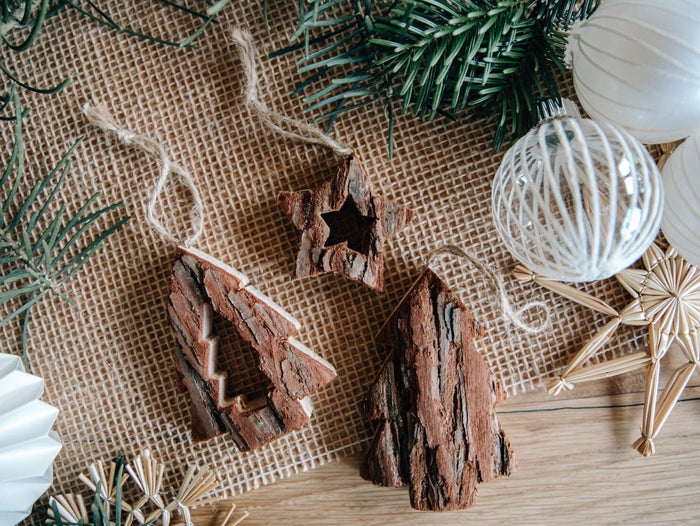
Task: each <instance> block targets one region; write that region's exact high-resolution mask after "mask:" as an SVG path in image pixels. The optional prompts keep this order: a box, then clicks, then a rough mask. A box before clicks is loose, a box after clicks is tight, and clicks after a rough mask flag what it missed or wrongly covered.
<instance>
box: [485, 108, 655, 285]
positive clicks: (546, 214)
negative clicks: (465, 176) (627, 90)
mask: <svg viewBox="0 0 700 526" xmlns="http://www.w3.org/2000/svg"><path fill="white" fill-rule="evenodd" d="M550 104H551V103H550ZM563 104H564V107H563V108H559V107H556V106H554V105H553V104H552V105H550V106H549V107H548V108H547V107H545V108H544V117H545V118H544V119H543V120H542V121H541V122H540V124H539V125H538V126H537V127H536V128H534V129H532V130H531V131H530V132H528V133H527V134H526V135H525V136H524V137H522V138H521V139H520V140H518V141H517V142H516V143H515V144H514V145H513V146H512V147H511V148H510V149H509V150H508V151H507V152H506V154H505V156H504V157H503V162H502V163H501V166H500V167H499V169H498V171H497V173H496V177H495V178H494V181H493V189H492V190H493V193H492V212H493V220H494V223H495V225H496V229H497V230H498V234H499V236H500V238H501V240H502V241H503V243H504V244H505V245H506V247H507V248H508V250H509V251H510V252H511V253H512V254H513V256H515V258H516V259H518V260H519V261H521V262H522V263H524V264H525V265H527V266H528V267H529V268H530V269H531V270H533V271H535V272H537V273H539V274H542V275H544V276H546V277H548V278H551V279H555V280H560V281H573V282H582V281H594V280H598V279H603V278H607V277H610V276H612V275H613V274H617V273H618V272H620V271H621V270H623V269H625V268H627V267H628V266H630V265H631V264H632V263H634V262H635V261H636V260H637V259H638V258H639V257H641V255H642V254H643V253H644V251H645V250H646V249H647V247H648V246H649V245H650V244H651V242H652V241H653V240H654V238H655V237H656V235H657V233H658V231H659V226H660V224H661V215H662V214H661V212H662V207H663V188H662V185H661V175H660V174H659V170H658V169H657V167H656V164H655V163H654V160H653V159H652V158H651V156H650V155H649V153H648V152H647V150H646V148H644V146H643V145H642V144H641V143H640V142H639V141H638V140H636V139H635V138H634V137H632V136H631V135H630V134H629V133H627V132H625V131H624V130H621V129H618V128H616V127H615V126H613V125H611V124H606V123H597V122H595V121H592V120H590V119H582V118H581V117H580V115H579V114H578V110H577V108H576V106H575V105H574V104H573V103H572V102H571V101H568V100H564V101H563Z"/></svg>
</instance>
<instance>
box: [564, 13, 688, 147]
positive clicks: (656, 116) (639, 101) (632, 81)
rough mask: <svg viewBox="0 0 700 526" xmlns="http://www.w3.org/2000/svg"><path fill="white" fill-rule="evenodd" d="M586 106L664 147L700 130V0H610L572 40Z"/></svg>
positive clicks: (579, 88) (580, 96) (597, 116)
mask: <svg viewBox="0 0 700 526" xmlns="http://www.w3.org/2000/svg"><path fill="white" fill-rule="evenodd" d="M568 51H569V53H570V55H569V60H570V61H571V67H572V69H573V77H574V88H575V89H576V95H577V96H578V99H579V101H580V102H581V106H582V107H583V109H584V110H586V112H587V113H588V115H590V116H591V118H592V119H595V120H597V121H600V122H602V121H608V122H612V123H613V124H615V125H617V126H621V127H624V128H625V129H626V130H627V131H629V132H630V133H631V134H632V135H634V136H635V137H636V138H637V139H639V140H640V141H642V142H643V143H648V144H659V143H666V142H672V141H676V140H679V139H683V138H684V137H687V136H689V135H690V134H691V133H693V132H694V131H695V130H696V129H698V128H700V0H632V1H630V0H606V1H605V2H603V3H602V4H601V6H600V7H599V8H598V9H597V10H596V11H595V12H594V13H593V14H592V15H591V17H590V18H589V19H588V20H586V21H584V22H582V23H581V24H580V25H579V26H577V27H575V28H574V30H573V31H572V33H571V37H570V38H569V48H568Z"/></svg>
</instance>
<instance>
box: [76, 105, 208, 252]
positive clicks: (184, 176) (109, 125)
mask: <svg viewBox="0 0 700 526" xmlns="http://www.w3.org/2000/svg"><path fill="white" fill-rule="evenodd" d="M83 113H84V114H85V116H86V117H87V119H88V121H89V122H90V123H91V124H93V125H94V126H97V127H98V128H101V129H102V130H105V131H108V132H112V133H114V134H115V135H116V136H117V139H119V141H120V142H121V143H122V144H124V145H126V146H134V147H136V148H138V149H139V150H141V151H142V152H144V153H146V154H147V155H149V156H151V157H155V158H156V159H157V160H158V163H159V164H160V176H159V177H158V180H157V181H156V184H155V187H154V188H153V194H152V195H151V199H150V200H149V202H148V208H147V218H148V222H149V223H150V224H151V226H152V227H153V228H154V229H155V230H156V231H157V232H159V233H160V234H161V235H163V236H164V237H165V238H166V239H168V240H170V241H172V242H173V243H176V244H178V243H180V242H181V240H180V239H178V238H177V236H175V235H174V234H173V233H172V232H170V231H169V230H168V229H167V228H166V227H165V226H164V225H163V223H161V221H160V220H159V219H158V218H157V217H156V212H155V211H156V207H157V205H158V202H159V200H160V198H161V194H162V193H163V191H164V190H165V186H166V184H167V183H168V179H169V178H170V174H171V173H174V174H176V175H178V176H179V177H180V180H181V181H182V183H183V184H184V185H185V186H186V187H187V188H188V189H189V190H190V192H191V193H192V199H193V200H194V206H193V207H192V214H191V217H192V221H193V223H194V233H193V234H192V235H191V236H190V237H188V238H186V239H185V240H184V241H183V243H184V245H185V246H189V245H190V244H191V243H192V242H194V241H195V240H196V239H197V238H199V236H200V235H201V234H202V231H203V229H204V213H203V211H204V205H203V203H202V197H201V195H200V194H199V190H197V186H196V185H195V182H194V179H193V178H192V176H191V175H190V174H189V172H188V171H187V170H185V169H184V168H183V167H182V166H180V165H179V164H177V163H175V162H173V161H171V160H170V157H169V155H168V152H167V151H166V150H165V148H164V147H163V146H162V145H161V144H160V143H158V142H157V141H154V140H153V139H151V138H150V137H147V136H145V135H138V134H136V133H134V132H132V131H131V130H128V129H126V128H123V127H122V126H121V125H120V124H119V123H118V122H117V121H116V119H115V118H114V117H113V116H112V115H111V114H110V112H109V110H108V109H107V108H106V107H105V106H104V105H103V104H96V105H94V106H93V105H90V104H85V105H84V106H83Z"/></svg>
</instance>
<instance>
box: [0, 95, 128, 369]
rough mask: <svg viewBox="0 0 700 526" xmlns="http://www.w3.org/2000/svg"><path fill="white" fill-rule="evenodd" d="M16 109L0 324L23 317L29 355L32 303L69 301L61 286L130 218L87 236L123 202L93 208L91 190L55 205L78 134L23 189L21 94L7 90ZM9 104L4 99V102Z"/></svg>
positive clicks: (0, 179) (2, 213)
mask: <svg viewBox="0 0 700 526" xmlns="http://www.w3.org/2000/svg"><path fill="white" fill-rule="evenodd" d="M8 99H9V101H11V102H10V103H11V105H12V109H13V110H14V115H13V121H14V138H15V140H14V145H13V148H12V151H11V153H10V157H9V159H8V161H7V164H6V166H5V168H4V169H3V170H2V174H1V175H0V196H2V197H1V198H0V202H1V204H0V305H2V306H3V307H5V311H6V312H9V313H8V314H6V315H5V317H4V318H2V319H0V326H2V325H5V324H6V323H8V322H10V321H11V320H13V319H15V318H17V317H18V316H23V327H22V355H23V359H24V365H25V368H26V369H27V370H29V369H30V367H29V363H28V356H27V328H28V324H29V321H30V313H31V309H32V307H34V306H35V305H36V304H37V303H38V302H40V301H41V300H42V299H44V298H45V297H46V296H48V295H50V294H57V295H58V296H60V297H61V298H63V299H64V300H66V301H68V302H69V303H71V304H72V303H73V301H72V300H71V299H70V298H69V297H68V296H66V295H65V293H64V292H63V288H64V286H65V285H66V283H67V282H68V281H69V280H70V279H71V278H72V277H73V276H75V275H76V274H77V273H78V272H79V271H80V269H81V268H82V267H83V266H84V265H85V264H86V263H87V262H88V260H89V259H90V257H91V256H92V255H93V254H94V253H95V252H96V251H97V249H98V248H99V247H100V245H101V244H102V242H103V241H104V240H105V239H106V238H107V237H108V236H110V235H111V234H112V233H114V232H115V231H116V230H118V229H119V228H121V227H122V226H123V225H124V224H125V223H126V222H127V221H128V220H129V217H124V218H121V219H119V220H118V221H116V222H114V223H112V224H111V225H110V226H108V227H107V228H105V229H103V230H101V231H99V232H97V233H96V234H94V235H92V236H91V237H88V235H89V234H90V232H92V231H94V228H93V227H94V226H96V225H97V222H98V221H99V220H100V219H101V218H102V217H103V216H104V215H105V214H107V213H109V212H111V211H112V210H114V209H116V208H119V207H120V206H122V203H121V202H120V203H116V204H113V205H108V206H105V207H103V208H98V209H95V207H94V206H93V205H94V204H95V203H96V202H97V200H98V198H99V197H100V193H99V192H98V193H96V194H94V195H92V196H91V197H90V198H89V199H88V200H87V201H86V202H85V203H83V205H81V206H80V207H79V208H78V210H77V211H75V212H70V211H69V210H68V209H67V208H66V206H65V205H64V204H61V205H59V204H58V203H59V202H60V201H59V197H60V190H61V187H62V185H63V183H64V182H65V179H66V176H67V175H68V172H69V170H70V167H71V163H72V160H71V157H72V155H73V152H74V151H75V149H76V148H77V147H78V145H79V144H80V142H81V141H82V138H80V139H78V140H77V141H76V142H75V143H74V144H73V146H71V148H70V149H69V150H68V151H67V152H66V154H65V155H64V156H63V158H62V159H61V160H60V161H59V162H58V164H57V165H56V166H55V168H54V169H53V170H51V172H50V173H49V174H48V175H46V176H45V177H44V178H43V179H40V180H38V181H37V182H36V183H35V184H34V185H33V187H32V188H31V189H30V190H29V192H28V193H23V181H24V177H25V166H24V162H25V151H24V140H23V135H22V123H23V120H24V118H25V117H26V115H27V113H28V110H27V111H24V110H22V108H21V106H20V102H19V96H18V95H17V93H16V91H15V90H14V89H12V90H11V91H10V93H9V94H8ZM6 105H7V104H6Z"/></svg>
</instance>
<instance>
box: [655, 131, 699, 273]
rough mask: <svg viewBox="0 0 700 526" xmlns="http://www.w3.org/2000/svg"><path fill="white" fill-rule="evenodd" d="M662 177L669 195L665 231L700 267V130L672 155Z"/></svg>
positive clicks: (689, 258)
mask: <svg viewBox="0 0 700 526" xmlns="http://www.w3.org/2000/svg"><path fill="white" fill-rule="evenodd" d="M661 175H662V177H663V181H664V192H665V195H666V205H665V207H664V210H665V211H664V219H663V224H662V226H661V229H662V230H663V232H664V235H665V236H666V239H667V240H668V242H669V243H670V244H671V246H672V247H673V248H675V249H676V250H677V251H678V253H679V254H680V255H681V256H683V257H684V258H685V259H686V260H688V262H690V263H692V264H693V265H695V266H696V267H700V129H698V131H696V132H695V133H694V134H693V135H691V136H690V137H688V139H686V140H685V142H684V143H683V144H681V145H680V146H679V147H678V148H677V149H676V151H675V152H673V153H672V154H671V156H670V157H669V158H668V161H667V162H666V164H665V165H664V167H663V170H661Z"/></svg>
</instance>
